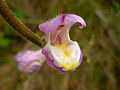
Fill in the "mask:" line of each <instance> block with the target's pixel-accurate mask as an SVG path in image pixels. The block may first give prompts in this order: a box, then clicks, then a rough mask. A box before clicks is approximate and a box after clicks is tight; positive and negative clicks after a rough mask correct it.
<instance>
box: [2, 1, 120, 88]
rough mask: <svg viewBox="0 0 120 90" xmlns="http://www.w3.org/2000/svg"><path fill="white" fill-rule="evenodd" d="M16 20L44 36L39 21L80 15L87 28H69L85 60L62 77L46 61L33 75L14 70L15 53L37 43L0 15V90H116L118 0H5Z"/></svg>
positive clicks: (118, 76) (119, 70)
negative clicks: (15, 28)
mask: <svg viewBox="0 0 120 90" xmlns="http://www.w3.org/2000/svg"><path fill="white" fill-rule="evenodd" d="M6 2H7V3H8V5H9V7H10V8H11V9H12V11H13V12H14V14H15V15H16V17H17V18H19V19H20V20H21V21H22V22H23V23H25V24H26V25H27V26H28V27H29V28H30V29H31V30H32V31H33V32H35V33H36V34H38V35H39V36H40V37H41V38H43V32H40V31H39V29H38V24H40V23H43V22H46V21H47V20H49V19H51V18H54V17H55V16H56V15H59V14H67V13H73V14H77V15H79V16H81V17H83V18H84V19H85V21H86V24H87V27H86V28H84V30H79V29H78V27H77V26H78V24H76V25H74V26H73V27H72V28H71V31H70V36H71V39H72V40H76V41H78V43H79V45H80V47H81V49H82V52H83V61H82V63H81V65H80V66H79V67H78V68H77V69H76V71H74V72H70V73H67V74H63V75H60V73H59V71H57V70H55V69H53V68H51V67H49V66H48V65H47V63H46V62H45V63H44V64H43V66H42V67H41V69H40V70H39V71H37V72H35V73H33V74H26V73H23V72H20V71H18V63H17V62H16V61H15V60H13V58H12V57H13V56H14V55H16V54H17V53H18V52H20V51H23V50H26V49H37V48H38V47H37V46H35V45H33V44H31V43H30V42H28V41H26V40H24V39H23V38H21V37H20V36H19V34H18V33H16V32H15V31H14V30H13V29H12V28H11V27H10V26H9V25H8V24H7V23H6V22H5V21H4V20H3V19H2V17H1V16H0V90H120V1H119V0H6Z"/></svg>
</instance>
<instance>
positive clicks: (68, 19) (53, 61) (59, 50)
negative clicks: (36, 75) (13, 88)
mask: <svg viewBox="0 0 120 90" xmlns="http://www.w3.org/2000/svg"><path fill="white" fill-rule="evenodd" d="M77 22H78V23H80V24H81V25H80V26H79V28H80V29H82V28H83V27H85V26H86V23H85V21H84V20H83V19H82V18H81V17H79V16H77V15H75V14H66V15H64V14H62V15H58V16H57V17H55V18H54V19H52V20H50V21H47V22H46V23H43V24H40V25H39V29H40V30H41V31H43V32H44V33H45V37H46V41H47V44H46V45H45V46H44V47H43V48H42V53H41V50H40V53H39V52H37V53H36V54H37V55H36V54H35V52H34V54H32V53H33V52H32V53H31V56H30V54H28V56H27V54H26V53H24V54H26V57H27V58H24V60H23V59H20V56H19V55H17V56H16V58H15V59H16V60H17V61H21V63H22V62H23V63H22V65H21V67H22V69H21V70H24V71H29V70H30V72H34V71H36V70H38V69H39V68H35V66H37V65H38V67H39V66H40V65H41V63H40V62H39V64H38V62H37V64H35V65H34V64H33V66H31V67H29V68H27V70H25V69H24V68H23V67H25V66H26V65H25V66H24V64H26V62H27V61H28V62H31V60H32V61H35V60H36V59H35V58H36V57H37V59H39V60H43V59H44V58H41V55H42V57H43V54H44V56H45V57H46V61H47V63H48V65H49V66H51V67H53V68H54V69H57V70H59V71H60V73H65V72H70V71H74V70H75V69H76V68H77V67H78V66H79V65H80V63H81V61H82V52H81V49H80V47H79V45H78V43H77V42H76V41H72V40H71V39H70V37H69V31H70V28H71V27H72V25H73V24H75V23H77ZM38 53H39V54H38ZM24 54H23V53H22V57H23V56H24ZM29 56H30V57H29ZM28 57H29V58H28ZM31 58H32V59H31ZM22 60H23V61H22ZM21 63H19V66H20V64H21ZM31 64H32V63H31Z"/></svg>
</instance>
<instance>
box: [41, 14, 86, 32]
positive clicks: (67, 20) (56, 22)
mask: <svg viewBox="0 0 120 90" xmlns="http://www.w3.org/2000/svg"><path fill="white" fill-rule="evenodd" d="M76 22H79V23H81V26H80V29H82V28H83V27H85V26H86V23H85V21H84V20H83V18H82V17H80V16H78V15H75V14H66V15H65V14H61V15H59V16H57V17H55V18H54V19H52V20H50V21H47V22H46V23H43V24H40V25H39V29H40V30H41V31H43V32H45V33H48V32H53V31H56V30H57V29H60V26H62V25H65V26H66V25H69V29H70V27H71V26H72V25H73V24H74V23H76Z"/></svg>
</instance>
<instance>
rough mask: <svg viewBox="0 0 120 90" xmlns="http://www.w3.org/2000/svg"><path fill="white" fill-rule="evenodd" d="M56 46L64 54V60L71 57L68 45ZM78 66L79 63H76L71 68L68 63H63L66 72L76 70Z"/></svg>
mask: <svg viewBox="0 0 120 90" xmlns="http://www.w3.org/2000/svg"><path fill="white" fill-rule="evenodd" d="M54 46H55V47H58V48H60V49H61V50H62V52H63V54H64V58H68V57H70V51H69V50H68V48H67V45H66V43H61V44H55V45H54ZM77 64H78V61H75V62H74V63H73V64H72V65H71V66H68V65H67V64H66V63H64V62H63V63H62V66H63V67H64V68H65V70H66V71H69V70H73V69H75V67H76V65H77Z"/></svg>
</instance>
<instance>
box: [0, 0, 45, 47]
mask: <svg viewBox="0 0 120 90" xmlns="http://www.w3.org/2000/svg"><path fill="white" fill-rule="evenodd" d="M0 14H1V16H2V17H3V18H4V19H5V20H6V22H8V23H9V25H10V26H12V28H13V29H14V30H15V31H17V32H18V33H19V34H20V35H22V36H23V37H24V38H25V39H27V40H29V41H31V42H33V43H35V44H36V45H38V46H40V47H43V42H42V40H41V39H40V38H39V37H38V36H36V35H35V34H34V33H33V32H31V30H30V29H29V28H28V27H27V26H25V25H24V24H23V23H22V22H21V21H20V20H18V19H17V18H16V17H15V16H14V14H13V12H12V11H11V10H10V9H9V7H8V5H7V4H6V2H5V0H0Z"/></svg>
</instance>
